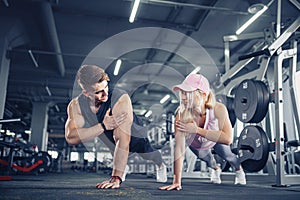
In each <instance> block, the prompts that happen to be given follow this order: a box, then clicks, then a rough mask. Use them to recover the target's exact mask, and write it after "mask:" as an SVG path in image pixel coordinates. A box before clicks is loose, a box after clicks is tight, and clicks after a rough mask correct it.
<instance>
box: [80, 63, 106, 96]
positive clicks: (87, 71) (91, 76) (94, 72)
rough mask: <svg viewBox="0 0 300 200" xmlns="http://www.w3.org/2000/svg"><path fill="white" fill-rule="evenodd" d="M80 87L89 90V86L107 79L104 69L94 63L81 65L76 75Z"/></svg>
mask: <svg viewBox="0 0 300 200" xmlns="http://www.w3.org/2000/svg"><path fill="white" fill-rule="evenodd" d="M76 79H77V82H78V84H79V85H80V87H81V88H82V89H84V90H87V91H89V90H91V86H92V85H94V84H96V83H100V82H102V81H104V80H107V81H109V77H108V75H107V74H106V73H105V71H104V70H103V69H102V68H100V67H98V66H96V65H82V66H81V67H80V68H79V70H78V72H77V75H76Z"/></svg>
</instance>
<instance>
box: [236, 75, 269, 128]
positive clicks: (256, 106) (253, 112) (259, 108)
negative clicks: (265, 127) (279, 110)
mask: <svg viewBox="0 0 300 200" xmlns="http://www.w3.org/2000/svg"><path fill="white" fill-rule="evenodd" d="M268 105H269V91H268V88H267V86H266V85H265V84H264V83H263V82H262V81H256V80H249V79H248V80H244V81H242V82H241V83H240V84H239V85H238V87H237V89H236V92H235V98H234V111H235V115H236V117H237V118H238V119H239V120H240V121H242V122H244V123H258V122H260V121H261V120H263V118H264V117H265V116H266V114H267V111H268Z"/></svg>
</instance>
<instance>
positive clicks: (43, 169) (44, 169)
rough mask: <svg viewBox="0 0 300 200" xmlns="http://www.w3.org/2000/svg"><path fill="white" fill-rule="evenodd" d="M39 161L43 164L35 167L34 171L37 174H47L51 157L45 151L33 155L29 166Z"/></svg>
mask: <svg viewBox="0 0 300 200" xmlns="http://www.w3.org/2000/svg"><path fill="white" fill-rule="evenodd" d="M39 160H42V161H43V163H42V164H41V165H39V166H37V168H36V170H37V171H38V172H39V173H45V172H48V171H49V169H50V167H51V162H52V158H51V156H50V155H49V154H48V153H47V152H45V151H39V152H38V153H36V154H35V155H33V157H32V159H31V164H34V163H36V162H38V161H39Z"/></svg>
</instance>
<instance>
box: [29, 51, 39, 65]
mask: <svg viewBox="0 0 300 200" xmlns="http://www.w3.org/2000/svg"><path fill="white" fill-rule="evenodd" d="M28 53H29V55H30V58H31V60H32V62H33V64H34V66H35V67H39V64H38V63H37V61H36V59H35V57H34V55H33V53H32V51H31V50H28Z"/></svg>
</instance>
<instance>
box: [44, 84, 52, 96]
mask: <svg viewBox="0 0 300 200" xmlns="http://www.w3.org/2000/svg"><path fill="white" fill-rule="evenodd" d="M45 89H46V91H47V93H48V95H49V96H52V93H51V91H50V89H49V87H48V86H47V85H46V87H45Z"/></svg>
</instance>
